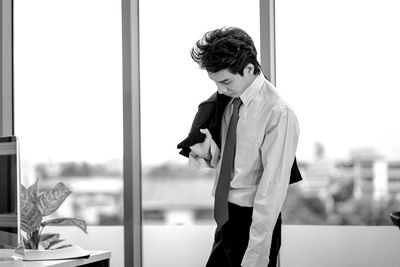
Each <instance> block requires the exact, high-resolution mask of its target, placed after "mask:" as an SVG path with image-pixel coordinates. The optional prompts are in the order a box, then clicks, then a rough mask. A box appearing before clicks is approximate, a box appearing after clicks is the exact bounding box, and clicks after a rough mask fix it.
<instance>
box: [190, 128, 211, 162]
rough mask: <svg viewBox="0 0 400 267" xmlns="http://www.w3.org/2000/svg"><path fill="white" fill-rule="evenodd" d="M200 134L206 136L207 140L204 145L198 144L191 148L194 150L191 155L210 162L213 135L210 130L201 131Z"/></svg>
mask: <svg viewBox="0 0 400 267" xmlns="http://www.w3.org/2000/svg"><path fill="white" fill-rule="evenodd" d="M200 132H201V133H202V134H205V135H206V139H204V141H203V143H197V144H195V145H193V146H190V149H191V150H192V151H191V152H190V154H191V155H193V156H195V157H201V158H204V159H206V160H210V159H211V153H210V147H211V140H212V137H211V133H210V131H209V130H208V129H200Z"/></svg>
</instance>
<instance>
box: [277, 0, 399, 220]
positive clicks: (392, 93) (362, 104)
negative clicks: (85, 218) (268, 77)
mask: <svg viewBox="0 0 400 267" xmlns="http://www.w3.org/2000/svg"><path fill="white" fill-rule="evenodd" d="M399 10H400V5H399V3H397V2H395V1H386V0H385V1H380V2H379V4H377V2H374V1H361V0H351V1H344V0H342V1H313V0H306V1H291V0H286V1H277V2H276V52H277V60H276V62H277V70H276V73H277V87H278V88H280V90H281V91H282V93H283V94H284V95H285V97H286V98H287V99H288V102H289V103H291V105H292V106H293V108H294V109H295V110H296V112H297V114H298V117H299V121H300V126H301V136H300V143H299V147H298V159H299V161H300V165H301V167H302V172H303V175H304V178H305V179H304V180H305V181H304V182H302V183H301V185H300V187H297V188H296V187H293V188H292V190H293V193H291V194H289V195H288V200H287V203H286V204H287V206H288V207H287V212H285V213H286V214H289V215H288V216H289V217H288V218H287V220H286V222H289V223H296V224H297V223H306V224H320V223H322V224H369V225H374V224H378V225H380V224H391V222H390V218H389V213H390V212H391V211H393V210H394V209H395V207H396V206H397V207H398V205H399V204H400V203H399V202H398V200H397V199H396V198H397V195H398V193H399V192H400V191H399V189H398V186H397V183H398V181H400V175H399V173H398V172H397V171H396V167H395V166H397V165H398V164H399V162H400V160H399V158H400V142H399V140H398V138H397V137H398V136H399V134H400V128H399V127H397V126H396V124H395V123H394V122H395V121H397V114H399V113H400V108H399V105H397V102H396V101H397V99H398V98H399V93H398V92H399V90H398V81H397V80H398V73H399V71H400V65H399V61H400V52H399V49H398V47H399V46H400V38H399V35H398V34H397V32H398V25H399V24H400V17H399V16H398V13H399Z"/></svg>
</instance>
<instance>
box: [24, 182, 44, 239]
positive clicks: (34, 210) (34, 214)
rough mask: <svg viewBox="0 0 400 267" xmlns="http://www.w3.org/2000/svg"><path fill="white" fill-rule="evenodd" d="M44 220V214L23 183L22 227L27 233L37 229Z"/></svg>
mask: <svg viewBox="0 0 400 267" xmlns="http://www.w3.org/2000/svg"><path fill="white" fill-rule="evenodd" d="M41 222H42V214H41V212H40V210H39V209H38V207H37V206H36V205H35V203H34V202H33V200H32V197H31V195H30V194H29V192H28V190H27V189H26V188H25V186H23V185H21V227H22V230H23V231H25V232H26V233H31V232H34V231H35V230H37V229H38V228H39V226H40V223H41Z"/></svg>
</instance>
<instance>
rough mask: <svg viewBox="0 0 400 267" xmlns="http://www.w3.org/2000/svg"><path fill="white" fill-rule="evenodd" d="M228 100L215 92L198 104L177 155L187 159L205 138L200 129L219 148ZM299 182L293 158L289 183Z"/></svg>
mask: <svg viewBox="0 0 400 267" xmlns="http://www.w3.org/2000/svg"><path fill="white" fill-rule="evenodd" d="M230 99H231V98H230V97H228V96H225V95H223V94H219V93H218V92H216V93H214V94H213V95H212V96H211V97H210V98H208V99H207V100H205V101H203V102H201V103H200V105H199V108H198V111H197V113H196V115H195V117H194V120H193V123H192V127H191V129H190V132H189V135H188V137H186V138H185V140H183V141H182V142H180V143H179V144H178V149H181V151H180V152H179V154H181V155H183V156H185V157H189V153H190V146H192V145H194V144H197V143H201V142H203V141H204V139H205V138H206V136H205V135H204V134H202V133H201V132H200V129H204V128H207V129H208V130H209V131H210V133H211V136H212V139H213V140H214V142H215V143H216V144H217V146H218V147H221V134H220V131H221V121H222V116H223V114H224V110H225V107H226V105H227V104H228V103H229V101H230ZM300 180H302V177H301V173H300V171H299V168H298V166H297V161H296V157H295V158H294V162H293V166H292V169H291V173H290V182H289V183H290V184H292V183H296V182H298V181H300Z"/></svg>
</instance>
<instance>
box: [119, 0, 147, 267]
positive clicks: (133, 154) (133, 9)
mask: <svg viewBox="0 0 400 267" xmlns="http://www.w3.org/2000/svg"><path fill="white" fill-rule="evenodd" d="M121 7H122V56H123V59H122V61H123V128H124V130H123V140H124V145H123V146H124V163H123V168H124V175H123V176H124V238H125V240H124V250H125V253H124V254H125V256H124V257H125V266H127V267H128V266H129V267H141V266H142V201H141V188H142V187H141V146H140V68H139V63H140V61H139V0H122V6H121Z"/></svg>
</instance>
